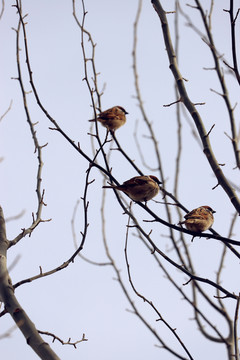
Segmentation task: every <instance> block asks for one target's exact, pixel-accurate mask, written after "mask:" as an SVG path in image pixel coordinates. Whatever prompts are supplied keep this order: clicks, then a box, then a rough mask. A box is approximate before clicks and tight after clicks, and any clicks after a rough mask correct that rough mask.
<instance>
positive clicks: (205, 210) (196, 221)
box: [179, 206, 216, 232]
mask: <svg viewBox="0 0 240 360" xmlns="http://www.w3.org/2000/svg"><path fill="white" fill-rule="evenodd" d="M215 212H216V211H214V210H213V209H212V208H210V206H200V207H199V208H197V209H194V210H192V211H190V212H189V213H188V214H186V215H185V216H184V218H185V219H186V220H184V221H181V222H179V225H182V224H185V226H186V228H187V229H188V230H190V231H196V232H202V231H205V230H208V229H209V228H210V227H211V226H212V224H213V222H214V218H213V214H214V213H215Z"/></svg>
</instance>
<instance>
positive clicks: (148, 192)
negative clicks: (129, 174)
mask: <svg viewBox="0 0 240 360" xmlns="http://www.w3.org/2000/svg"><path fill="white" fill-rule="evenodd" d="M159 184H161V181H159V180H158V178H157V177H156V176H152V175H148V176H135V177H133V178H131V179H129V180H127V181H124V183H123V184H122V185H110V186H103V188H110V189H116V190H120V191H123V192H125V194H127V195H128V196H129V197H130V198H131V199H132V200H133V201H145V202H147V201H148V200H151V199H152V198H153V197H154V196H156V195H157V194H158V192H159Z"/></svg>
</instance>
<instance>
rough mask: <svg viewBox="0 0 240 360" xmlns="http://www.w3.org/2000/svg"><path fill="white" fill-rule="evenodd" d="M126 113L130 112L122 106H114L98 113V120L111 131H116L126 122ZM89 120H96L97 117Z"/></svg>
mask: <svg viewBox="0 0 240 360" xmlns="http://www.w3.org/2000/svg"><path fill="white" fill-rule="evenodd" d="M126 114H128V112H127V111H126V110H125V109H124V108H123V107H122V106H114V107H112V108H111V109H108V110H105V111H103V112H101V113H100V114H98V116H97V120H98V121H99V122H100V123H101V124H102V125H103V126H104V127H106V128H107V129H108V130H109V131H112V132H114V131H115V130H117V129H118V128H120V126H122V125H124V124H125V122H126ZM89 121H95V119H91V120H89Z"/></svg>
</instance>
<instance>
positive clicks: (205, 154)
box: [0, 0, 240, 360]
mask: <svg viewBox="0 0 240 360" xmlns="http://www.w3.org/2000/svg"><path fill="white" fill-rule="evenodd" d="M150 3H151V12H152V18H153V21H155V20H158V21H159V24H158V28H157V31H156V33H153V34H151V36H152V38H151V41H152V44H153V47H158V46H159V47H160V48H161V57H164V61H163V65H161V66H159V68H157V69H155V72H156V77H159V78H158V79H160V80H161V79H164V81H168V82H172V84H171V86H170V89H171V92H169V93H168V94H167V95H166V98H167V99H169V101H168V102H167V103H164V102H163V100H162V98H159V96H158V94H155V93H152V88H151V87H149V88H148V86H147V85H146V86H145V87H144V86H142V83H141V76H143V75H145V74H144V73H143V71H142V69H143V68H141V61H142V58H144V61H146V60H145V59H147V58H149V60H150V62H149V63H148V66H151V61H152V60H153V59H152V58H153V57H154V55H153V53H152V54H149V55H148V56H147V54H146V53H144V55H145V56H141V54H139V52H140V51H139V46H140V45H139V42H141V34H142V33H141V29H142V28H141V24H140V22H141V16H143V15H144V14H143V12H142V6H143V4H142V0H140V1H139V4H138V8H137V9H136V18H135V21H134V25H133V44H132V59H131V62H132V73H133V79H134V80H133V81H134V91H135V95H134V99H133V101H134V106H135V109H136V112H137V111H138V114H139V115H138V116H139V120H137V121H136V123H135V124H134V131H133V134H129V133H128V134H127V133H126V136H125V138H124V139H123V138H121V136H120V135H119V136H118V131H116V132H111V131H108V130H106V129H104V128H102V127H101V125H99V122H98V121H97V115H98V113H99V112H100V111H102V110H105V109H104V108H102V102H103V99H104V97H105V85H104V82H103V83H102V82H101V81H99V70H100V69H99V68H98V61H97V47H96V43H95V40H94V36H93V34H92V31H91V29H89V28H88V26H87V24H86V22H87V19H88V18H89V17H91V13H89V14H88V12H87V9H86V8H85V5H86V4H85V2H84V0H82V1H81V2H76V1H75V0H73V1H72V15H73V17H72V20H73V23H74V25H75V31H76V32H77V34H78V36H79V38H80V41H79V43H80V47H79V48H80V49H81V63H80V67H81V69H83V73H84V76H83V86H84V87H85V90H87V94H88V99H90V106H89V105H86V104H85V103H84V101H82V102H81V107H86V106H87V107H88V108H91V111H92V112H93V118H94V119H96V121H95V122H93V123H91V124H92V125H91V127H90V130H89V131H88V133H87V132H85V130H84V133H83V132H82V133H81V134H80V135H79V136H82V138H81V139H80V140H79V137H78V136H75V134H74V130H72V129H71V128H70V129H68V127H67V124H66V123H63V122H61V121H59V120H58V119H57V117H55V116H54V115H52V114H54V109H52V107H51V104H50V105H46V104H45V102H46V101H44V100H43V98H44V96H43V95H42V94H41V90H40V86H39V85H38V83H37V81H36V78H35V74H36V73H37V72H38V69H37V68H35V67H34V61H33V60H32V56H31V47H32V46H33V43H34V41H33V40H32V39H31V36H30V33H29V32H28V23H27V22H28V19H29V18H31V13H30V14H28V15H27V14H26V10H25V8H24V2H22V3H21V1H19V0H16V3H15V4H14V7H15V9H16V16H17V19H18V26H17V28H16V29H15V30H14V32H15V36H16V65H17V76H16V80H17V83H18V86H19V88H20V91H21V95H20V97H21V99H22V102H23V109H24V116H22V117H24V118H25V119H26V121H27V124H28V126H29V129H30V134H31V137H32V141H33V144H34V153H35V158H36V159H35V161H37V169H36V181H35V189H34V190H33V191H35V192H36V194H37V206H36V209H35V210H34V211H33V212H32V213H31V211H30V214H31V216H32V220H31V222H30V224H29V225H26V226H24V224H22V228H21V231H20V232H18V233H17V234H15V235H14V236H13V238H12V240H9V239H8V237H9V236H8V234H7V233H6V230H5V219H4V215H3V210H4V209H3V210H2V208H1V212H0V276H1V284H0V299H1V301H2V302H3V303H4V309H3V310H2V312H1V318H2V319H4V318H5V317H6V316H7V314H10V316H11V317H12V319H13V320H14V322H15V323H16V326H17V327H18V328H19V330H20V331H21V332H22V334H23V335H24V337H25V339H26V341H27V344H28V345H30V347H31V348H32V350H34V351H35V352H36V353H37V355H38V356H39V357H40V358H41V359H58V358H59V357H58V356H57V355H56V353H55V349H54V348H53V346H51V347H50V346H49V345H48V344H47V343H46V342H45V340H44V339H43V337H42V336H48V337H50V338H51V339H52V340H53V341H55V340H57V342H59V343H61V344H63V345H72V347H74V348H78V350H77V351H78V352H79V353H81V349H82V348H81V346H84V345H83V344H81V345H79V346H78V347H77V345H78V343H82V342H85V341H87V340H88V339H89V341H88V346H91V336H88V334H87V333H88V331H87V326H86V329H85V330H84V332H86V334H87V336H85V333H82V334H81V336H80V338H79V339H78V340H76V341H72V340H71V338H69V339H68V340H62V338H61V336H60V335H59V334H58V333H57V332H55V331H54V332H53V331H50V330H40V329H38V325H36V326H35V325H34V323H33V321H32V320H31V319H30V316H28V315H27V312H28V311H27V310H26V312H25V310H23V308H22V304H20V302H21V301H20V300H19V299H18V290H19V289H21V288H22V286H23V285H24V284H27V283H32V284H34V283H37V282H36V280H37V279H41V278H44V280H43V281H47V279H48V277H49V276H50V275H51V278H52V279H54V276H55V275H56V274H57V273H59V272H60V273H63V272H64V271H66V269H67V268H69V267H71V268H72V269H73V270H72V271H73V272H74V281H77V272H76V271H75V270H74V269H75V266H76V264H77V263H80V264H87V266H89V267H90V268H91V269H94V270H93V271H95V272H96V273H97V272H98V271H99V269H100V268H101V269H103V268H108V269H110V272H111V274H113V276H114V278H115V280H117V284H118V288H119V289H120V291H121V294H123V296H124V298H125V300H126V302H127V304H128V312H129V313H128V316H129V318H130V317H131V316H132V315H131V314H134V315H135V317H136V318H137V320H136V323H137V324H138V326H142V327H143V328H144V329H146V330H147V331H146V332H149V333H150V334H151V336H152V338H153V339H154V340H153V341H154V343H155V345H156V347H157V348H159V349H158V353H157V354H161V353H162V352H164V355H163V356H165V355H166V354H167V355H166V356H168V357H169V359H170V358H178V359H198V358H200V357H203V356H204V357H205V358H207V357H209V353H208V351H211V350H208V349H211V347H212V346H214V344H217V345H218V346H221V349H222V348H223V347H225V353H224V354H223V355H222V358H223V359H229V360H230V359H233V358H235V359H239V349H238V313H239V299H240V297H239V288H238V281H235V277H234V279H233V276H232V274H233V272H235V271H237V269H238V266H239V259H240V253H239V246H240V241H239V239H238V237H237V236H238V233H237V231H236V230H235V228H236V224H237V222H238V221H239V220H238V216H239V214H240V201H239V198H238V196H237V192H239V187H238V183H237V181H238V174H237V172H238V171H239V169H240V159H239V128H238V126H239V125H238V123H237V121H236V119H237V117H239V110H238V108H237V104H234V102H235V98H237V97H238V95H236V93H237V94H238V92H237V91H239V88H238V86H239V84H240V76H239V70H238V51H239V49H238V47H237V44H238V40H239V38H238V36H237V32H236V27H239V17H238V14H239V9H237V6H236V5H235V4H234V1H233V0H230V1H229V2H228V4H225V6H226V8H225V9H221V11H222V12H223V13H224V16H226V17H228V18H229V27H228V28H227V29H225V30H224V31H225V33H226V34H229V38H228V40H227V52H226V54H223V50H222V49H221V48H220V47H219V44H216V42H215V34H218V31H220V30H221V29H218V28H217V29H216V28H214V18H215V16H219V13H218V11H220V10H219V4H218V6H217V7H216V8H215V5H214V2H213V1H211V2H208V3H207V5H203V2H200V1H197V0H194V1H192V3H191V4H183V3H182V2H180V1H178V0H176V1H175V3H174V8H173V9H169V8H170V6H172V5H173V4H171V5H170V4H169V2H165V3H164V2H161V1H159V0H152V1H151V2H149V5H150ZM2 6H3V8H4V2H3V3H2ZM167 7H168V9H169V11H167V10H166V8H167ZM3 16H4V12H3V11H2V12H1V18H2V17H3ZM196 19H197V21H195V20H196ZM145 26H146V25H145ZM143 28H144V27H143ZM186 29H187V31H186ZM189 34H190V38H189V39H190V40H189V39H188V36H189ZM186 38H187V39H186ZM217 39H219V37H218V36H217ZM224 40H225V39H224ZM78 45H79V44H78ZM220 45H221V44H220ZM203 47H204V49H205V50H204V54H205V51H207V52H208V57H207V58H206V59H205V57H203V56H202V54H203V53H202V48H203ZM141 49H142V48H141ZM145 49H146V52H147V47H145ZM182 49H183V50H182ZM109 51H111V50H109ZM119 51H120V50H119ZM224 51H225V50H224ZM116 56H117V54H116ZM125 56H126V55H125ZM128 56H129V55H128ZM187 57H188V58H190V63H191V66H192V71H188V69H187V66H188V65H186V64H187V63H188V61H187V60H188V59H187ZM106 59H107V55H106ZM210 59H211V60H210ZM199 60H200V61H199ZM205 60H206V61H205ZM207 61H211V65H209V66H208V64H206V62H207ZM199 63H200V64H201V68H200V67H199ZM149 64H150V65H149ZM154 64H155V62H154ZM144 65H145V64H144ZM182 68H183V69H184V72H188V74H190V76H191V78H189V79H187V78H186V77H187V76H186V75H185V73H184V72H183V71H182V70H181V69H182ZM145 70H146V73H147V72H148V71H149V70H148V68H147V66H146V67H145ZM158 73H159V74H158ZM165 73H167V78H165ZM203 74H204V75H203ZM213 76H214V81H213V80H212V79H213ZM166 79H168V80H166ZM201 79H207V84H206V86H205V85H204V86H205V88H210V90H209V92H208V94H206V93H205V92H204V93H202V91H204V90H202V89H204V87H201V85H200V84H201ZM150 80H152V81H153V80H154V79H150ZM46 81H47V78H46ZM164 81H163V83H161V84H159V89H161V91H162V93H164V89H165V87H166V89H168V90H169V86H167V84H164ZM146 83H147V81H146ZM212 84H214V85H213V86H215V84H217V86H218V88H217V89H215V88H214V87H213V86H212ZM29 86H30V89H29ZM126 86H127V85H126ZM168 90H167V91H168ZM199 94H200V95H201V99H200V100H199V99H198V98H197V97H198V96H199ZM146 97H149V98H153V99H154V100H153V103H151V104H152V105H151V107H150V108H149V107H148V106H147V104H146V102H145V100H144V99H145V98H146ZM195 98H197V100H195ZM88 101H89V100H88ZM32 104H33V105H32ZM113 105H117V104H113ZM118 105H121V104H118ZM32 106H35V107H38V111H39V114H40V115H39V117H41V120H40V121H39V122H45V123H46V122H47V124H48V125H47V127H48V132H49V133H51V135H50V137H49V141H47V142H45V143H43V144H42V143H41V142H42V137H41V134H40V135H39V132H40V131H39V130H38V126H39V122H38V119H36V116H35V113H34V111H33V110H32ZM11 107H12V103H11V105H10V106H9V108H8V110H7V111H4V110H3V111H2V114H3V115H2V117H1V120H2V119H3V118H4V117H5V116H6V115H7V114H8V112H11V111H12V109H11ZM59 107H60V108H61V104H59ZM152 107H154V111H153V109H152ZM218 108H219V109H220V111H219V109H218ZM212 109H213V110H212ZM163 112H164V113H163ZM69 113H70V111H69ZM163 114H165V115H163ZM208 114H211V115H208ZM212 114H215V118H213V116H212ZM222 114H223V115H222ZM69 116H70V115H69ZM87 120H88V119H87V118H86V119H85V118H84V119H81V121H82V122H84V125H82V129H85V128H86V126H88V122H87ZM6 121H7V120H5V119H4V122H6ZM223 121H224V124H223V123H222V122H223ZM9 126H10V125H9ZM66 129H67V130H66ZM121 131H122V134H123V132H124V127H123V129H122V130H121ZM119 133H120V132H119ZM40 138H41V141H40ZM59 138H60V139H61V147H63V148H64V151H68V150H67V149H69V148H70V149H71V151H72V153H74V156H75V158H74V159H72V160H71V162H72V164H74V165H73V166H74V167H76V168H77V167H78V161H79V159H80V160H81V161H82V162H81V164H84V165H83V166H81V169H80V171H79V177H80V178H81V185H82V188H81V195H80V197H79V193H76V194H75V200H76V201H75V206H74V207H73V208H72V215H71V231H72V239H73V241H74V244H75V250H73V251H72V250H69V248H68V250H67V252H68V254H69V255H68V256H66V255H65V254H64V255H65V256H64V258H62V256H56V257H55V259H54V261H53V262H52V267H51V268H50V269H48V270H44V269H43V268H42V266H40V267H39V273H38V274H35V275H30V276H27V277H26V278H24V279H21V280H19V281H18V282H15V281H14V278H13V279H12V280H11V278H10V275H9V274H10V272H11V271H12V270H14V269H15V268H17V267H18V266H20V265H19V264H18V259H15V262H14V263H13V265H12V266H7V261H6V259H7V254H8V252H10V251H11V249H13V248H16V247H18V246H19V245H20V244H21V243H22V242H23V241H24V238H25V237H26V236H29V237H31V240H32V239H33V238H34V236H35V233H36V232H37V231H38V229H39V228H40V227H41V228H42V229H43V228H44V227H46V226H47V225H48V224H49V223H51V220H52V217H54V216H52V215H51V216H50V218H47V217H46V216H45V214H46V210H45V209H46V206H47V203H48V201H47V198H48V196H47V195H46V193H48V189H47V188H46V189H45V187H43V184H42V183H43V180H44V178H45V176H47V174H45V175H44V166H43V165H44V157H45V158H46V157H47V154H48V148H49V146H51V144H52V146H55V141H58V140H55V139H59ZM84 138H87V139H88V141H87V142H85V141H83V139H84ZM130 143H131V146H128V145H129V144H130ZM86 144H87V145H86ZM65 149H66V150H65ZM54 151H55V152H56V153H57V152H58V149H57V147H56V148H55V149H54ZM59 158H60V160H61V161H62V168H63V172H65V171H66V172H67V171H69V169H68V168H67V164H66V163H65V162H64V161H63V160H64V159H62V158H61V157H59ZM173 159H175V160H174V161H173ZM5 161H6V160H4V162H5ZM65 166H66V168H67V170H65V169H64V167H65ZM122 173H123V175H121V174H122ZM133 174H134V175H133ZM146 174H147V175H148V174H152V175H154V176H157V177H158V178H159V179H160V180H161V185H160V193H161V195H162V199H161V201H159V198H158V200H153V201H149V202H147V203H146V202H132V201H131V199H130V198H129V197H128V196H127V195H126V194H123V193H122V192H119V191H118V190H116V189H113V190H105V189H102V186H103V185H106V182H108V183H109V184H112V185H119V184H120V183H121V182H122V181H123V180H127V179H129V178H131V177H132V176H142V175H146ZM57 180H58V179H55V181H56V182H57ZM32 181H33V179H32ZM64 192H67V185H66V187H64V188H62V189H61V193H60V194H59V199H60V204H61V206H60V207H59V212H61V213H62V212H63V213H64V215H65V216H66V208H65V206H64V204H62V200H61V197H62V196H63V193H64ZM59 199H54V202H56V204H57V201H58V200H59ZM156 199H157V198H156ZM199 199H200V200H202V202H203V203H199V204H196V201H200V200H199ZM218 200H219V202H218ZM205 201H210V203H205ZM214 204H215V205H216V206H214ZM217 204H221V208H220V209H219V207H218V205H217ZM201 205H209V206H212V207H213V208H214V209H215V210H216V211H217V213H216V218H217V217H218V216H221V217H222V220H221V222H222V224H219V226H218V228H219V229H220V230H218V231H216V230H215V229H213V228H210V229H209V230H208V231H207V232H193V231H190V230H188V229H187V228H185V227H184V226H181V225H180V224H179V223H180V222H181V221H182V220H183V218H184V215H185V214H186V213H188V212H189V211H190V210H192V206H194V207H196V206H201ZM223 205H224V206H223ZM190 206H191V208H189V207H190ZM14 211H15V209H13V210H12V212H13V213H14ZM27 212H28V214H29V210H27ZM69 214H70V212H68V215H69ZM218 214H219V215H218ZM69 216H70V215H69ZM69 216H68V217H69ZM16 218H18V216H13V219H8V220H12V221H11V222H10V221H9V227H10V224H13V223H14V222H16ZM13 220H14V221H13ZM18 221H19V220H18ZM20 221H23V220H22V218H21V216H20ZM221 226H222V227H221ZM76 228H77V229H78V230H76ZM43 231H44V232H45V233H44V237H46V238H47V237H48V236H49V235H48V231H47V230H46V231H45V230H43ZM235 231H236V234H235ZM55 236H56V237H61V221H59V223H58V233H57V234H56V235H55ZM91 238H94V239H95V240H99V241H98V242H96V243H95V245H94V246H95V247H96V248H98V247H99V246H100V244H99V243H100V240H101V251H102V253H101V256H99V257H98V250H96V252H94V247H93V248H92V250H91V251H90V252H88V251H87V250H86V251H85V249H86V248H87V246H88V242H89V239H91ZM191 240H192V241H191ZM116 243H117V244H116ZM202 249H204V250H202ZM56 254H57V252H56ZM103 254H104V255H103ZM58 255H59V254H58ZM103 256H104V260H102V259H103ZM21 266H22V265H21ZM152 271H153V273H152ZM153 274H154V275H153ZM56 276H57V275H56ZM102 276H103V275H102ZM163 278H164V280H163ZM84 279H85V281H86V282H88V274H86V275H84ZM236 280H237V279H236ZM162 281H164V285H163V284H162ZM12 282H13V283H12ZM82 286H84V285H82ZM61 287H62V292H66V290H65V286H64V285H63V283H61ZM111 290H112V289H110V290H109V291H111ZM81 296H83V297H84V296H85V294H84V292H83V294H82V295H81ZM105 296H106V298H107V297H108V294H107V293H106V294H105ZM179 299H183V300H184V301H181V302H179ZM96 301H97V300H96ZM22 302H23V301H22ZM72 302H73V300H72V297H71V295H70V296H69V304H68V305H67V307H71V306H73V305H72ZM115 306H117V307H118V311H120V309H119V308H120V306H118V304H116V305H115ZM23 307H24V308H25V305H23ZM76 311H77V309H76ZM79 312H80V317H81V312H91V308H90V307H89V308H87V309H83V308H81V306H80V310H79ZM177 314H178V315H180V318H179V319H180V320H178V319H177V318H178V315H177ZM185 314H186V315H185ZM108 316H110V315H109V314H106V317H108ZM181 316H182V318H181ZM190 316H192V317H193V318H192V321H191V330H190V332H192V333H193V335H192V337H195V336H196V337H197V338H198V339H199V338H201V339H202V340H201V341H204V343H206V344H208V345H207V347H206V351H205V352H204V349H203V348H202V347H201V349H200V346H199V345H198V344H194V346H192V338H191V337H189V336H187V335H186V334H187V333H185V332H184V331H185V328H186V327H188V326H189V320H188V318H189V317H190ZM183 319H184V322H183ZM98 321H99V320H98V319H96V322H98ZM139 324H141V325H139ZM126 325H127V324H126ZM115 326H117V323H116V324H115ZM126 328H127V326H126ZM8 329H9V330H7V331H6V332H5V333H4V332H2V334H0V336H1V337H2V338H5V337H8V336H9V334H10V333H11V332H12V328H11V326H9V328H8ZM71 336H72V334H71ZM74 336H75V334H74ZM132 341H133V337H130V339H129V338H126V339H124V343H126V342H132ZM121 342H122V340H121ZM209 344H210V345H209ZM151 346H152V343H151V344H150V345H149V348H150V347H151ZM136 347H137V346H136ZM213 349H214V350H213V351H216V350H215V349H216V347H213ZM136 353H137V351H136ZM199 354H200V355H199ZM202 354H204V355H202ZM158 356H162V355H158ZM216 356H217V357H218V358H220V357H219V356H218V355H216ZM211 357H212V352H211ZM61 358H63V357H62V356H61ZM102 358H104V356H103V357H102ZM136 358H140V355H138V353H137V355H136Z"/></svg>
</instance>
